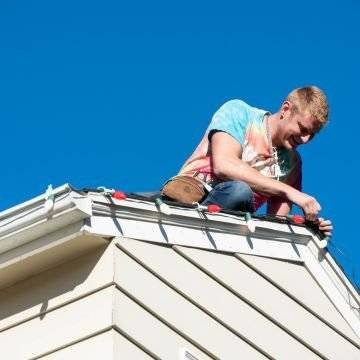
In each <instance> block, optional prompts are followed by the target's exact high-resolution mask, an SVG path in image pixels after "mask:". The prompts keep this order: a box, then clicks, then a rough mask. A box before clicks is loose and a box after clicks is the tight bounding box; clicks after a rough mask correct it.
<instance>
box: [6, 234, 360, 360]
mask: <svg viewBox="0 0 360 360" xmlns="http://www.w3.org/2000/svg"><path fill="white" fill-rule="evenodd" d="M304 289H308V292H307V291H304ZM309 292H310V293H311V294H312V296H311V295H309ZM304 294H305V295H304ZM0 331H1V332H0V349H1V350H0V351H1V358H4V359H7V358H9V359H30V358H38V357H42V358H45V359H72V358H74V359H75V358H76V359H78V358H79V357H81V356H86V358H87V359H99V358H101V359H120V358H121V359H123V358H127V359H148V358H159V359H209V358H220V359H234V358H244V359H262V358H274V359H289V358H298V359H317V358H329V359H338V358H344V354H346V359H357V358H359V354H360V353H359V347H358V345H357V344H358V338H357V337H356V335H355V334H354V333H353V332H352V330H351V329H350V327H349V326H348V325H347V323H346V322H345V321H344V319H343V318H342V317H341V316H340V315H339V314H338V312H337V311H336V309H335V307H334V306H333V305H332V303H331V302H330V301H329V299H328V298H327V297H326V296H324V294H323V293H322V291H321V289H320V288H319V287H318V285H317V284H316V282H315V281H314V279H312V278H311V276H309V274H308V272H307V271H306V269H305V268H304V267H303V266H302V265H301V264H299V263H292V262H286V261H281V260H275V259H270V258H267V259H265V258H260V257H254V256H244V255H236V256H235V255H233V254H222V253H219V252H214V251H208V250H203V249H202V250H201V249H195V248H188V247H181V246H165V245H162V244H152V243H149V242H142V241H137V240H132V239H126V238H118V239H114V240H113V241H112V242H110V243H109V245H102V246H100V247H98V248H97V249H96V250H92V251H90V252H88V253H86V254H82V255H81V256H79V257H77V258H76V259H72V260H71V261H68V262H66V263H63V264H61V265H57V266H55V267H53V268H52V269H48V270H46V271H42V272H41V273H38V274H36V275H33V276H31V277H29V278H27V279H24V280H22V281H20V282H17V283H16V284H13V285H12V286H10V287H7V288H4V289H2V290H0ZM295 356H296V357H295Z"/></svg>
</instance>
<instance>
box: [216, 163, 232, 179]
mask: <svg viewBox="0 0 360 360" xmlns="http://www.w3.org/2000/svg"><path fill="white" fill-rule="evenodd" d="M213 172H214V175H215V176H216V177H217V178H218V179H223V180H228V179H229V171H228V167H227V166H226V163H221V162H216V163H215V162H214V163H213Z"/></svg>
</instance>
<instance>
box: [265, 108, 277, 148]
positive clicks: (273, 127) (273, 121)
mask: <svg viewBox="0 0 360 360" xmlns="http://www.w3.org/2000/svg"><path fill="white" fill-rule="evenodd" d="M279 121H280V113H279V112H277V113H275V114H271V115H269V117H268V118H267V122H268V126H269V131H270V135H271V141H272V143H273V146H277V145H278V143H277V133H278V128H279Z"/></svg>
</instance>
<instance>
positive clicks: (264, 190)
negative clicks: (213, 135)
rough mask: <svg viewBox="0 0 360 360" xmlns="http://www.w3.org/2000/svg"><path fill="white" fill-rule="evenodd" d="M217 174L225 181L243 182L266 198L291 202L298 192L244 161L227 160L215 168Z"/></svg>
mask: <svg viewBox="0 0 360 360" xmlns="http://www.w3.org/2000/svg"><path fill="white" fill-rule="evenodd" d="M214 171H215V174H216V175H217V176H218V177H219V178H221V179H224V180H242V181H244V182H246V183H247V184H248V185H249V186H250V187H251V189H252V190H253V191H255V192H257V193H260V194H264V195H266V196H277V197H281V198H283V199H286V200H291V198H292V196H291V195H292V194H294V193H295V192H298V190H296V189H295V188H293V187H291V186H289V185H287V184H285V183H282V182H280V181H277V180H274V179H271V178H268V177H266V176H264V175H262V174H261V173H260V172H259V171H257V170H256V169H253V168H252V167H251V166H249V165H248V164H247V163H246V162H245V161H242V160H240V159H239V160H225V161H222V162H221V166H218V167H214Z"/></svg>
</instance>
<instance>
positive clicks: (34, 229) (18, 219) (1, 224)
mask: <svg viewBox="0 0 360 360" xmlns="http://www.w3.org/2000/svg"><path fill="white" fill-rule="evenodd" d="M51 194H52V196H53V199H54V202H53V206H52V208H50V209H47V208H46V207H45V202H46V198H47V194H46V193H44V194H42V195H40V196H37V197H36V198H34V199H32V200H29V201H27V202H24V203H22V204H20V205H17V206H15V207H12V208H10V209H8V210H5V211H3V212H1V213H0V254H2V253H5V252H7V251H9V250H12V249H14V248H17V247H18V246H21V245H23V244H26V243H28V242H31V241H32V240H35V239H37V238H39V237H41V236H44V235H46V234H48V233H50V232H54V231H56V230H58V229H61V228H64V227H66V226H67V225H70V224H73V223H76V222H78V221H80V220H83V219H86V218H89V217H91V215H92V204H91V198H89V197H88V196H84V195H81V194H79V193H77V192H76V191H74V190H73V189H72V187H71V186H70V185H68V184H65V185H63V186H60V187H58V188H56V189H54V190H53V191H52V193H51Z"/></svg>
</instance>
